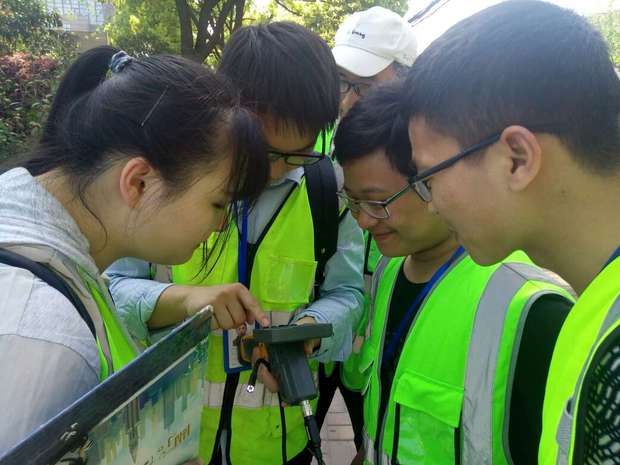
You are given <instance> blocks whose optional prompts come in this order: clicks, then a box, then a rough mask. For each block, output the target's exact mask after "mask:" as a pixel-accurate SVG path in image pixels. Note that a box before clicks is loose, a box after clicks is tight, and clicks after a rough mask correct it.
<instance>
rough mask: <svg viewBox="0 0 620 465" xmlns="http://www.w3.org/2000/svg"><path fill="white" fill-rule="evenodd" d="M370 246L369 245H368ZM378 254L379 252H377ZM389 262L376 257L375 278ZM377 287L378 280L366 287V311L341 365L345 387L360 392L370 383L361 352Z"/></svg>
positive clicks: (370, 321) (373, 280)
mask: <svg viewBox="0 0 620 465" xmlns="http://www.w3.org/2000/svg"><path fill="white" fill-rule="evenodd" d="M369 239H370V240H371V241H372V243H373V244H374V240H372V239H371V238H370V236H369V235H368V234H367V232H366V236H365V240H366V241H368V240H369ZM367 245H368V244H367ZM377 253H378V251H377ZM388 262H389V258H386V257H383V256H381V255H378V256H374V258H373V263H372V269H373V275H372V276H373V277H374V276H376V275H381V274H382V273H383V269H384V268H385V266H386V265H387V263H388ZM368 277H369V276H368V275H366V274H365V275H364V279H366V278H368ZM376 285H377V280H375V279H371V280H370V283H367V285H366V295H365V296H364V309H363V314H362V317H361V319H360V322H359V325H358V327H357V330H356V331H355V334H354V338H353V347H352V349H351V354H350V355H349V357H348V358H347V359H346V360H345V361H344V362H343V363H342V364H341V365H340V366H341V369H340V379H341V381H342V384H344V386H345V387H346V388H347V389H349V390H351V391H356V392H360V391H361V390H363V389H364V386H365V385H366V383H367V382H368V377H369V376H370V373H368V371H367V370H365V368H367V366H366V367H365V368H364V369H363V368H362V366H361V365H362V360H361V352H362V348H363V347H364V342H365V341H366V339H368V338H369V337H370V329H371V325H372V309H373V301H374V295H375V294H376Z"/></svg>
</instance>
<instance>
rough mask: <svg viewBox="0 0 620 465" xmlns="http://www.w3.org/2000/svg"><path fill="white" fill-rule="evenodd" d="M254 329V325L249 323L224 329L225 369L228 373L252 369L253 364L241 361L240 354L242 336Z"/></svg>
mask: <svg viewBox="0 0 620 465" xmlns="http://www.w3.org/2000/svg"><path fill="white" fill-rule="evenodd" d="M253 331H254V325H249V324H247V323H245V324H243V325H241V326H239V327H238V328H237V329H228V330H224V331H223V333H224V334H223V336H224V337H223V338H222V343H223V344H224V371H225V372H226V373H240V372H242V371H247V370H251V369H252V366H251V365H247V364H243V363H241V360H240V356H239V340H240V339H241V337H243V336H246V335H250V334H252V332H253Z"/></svg>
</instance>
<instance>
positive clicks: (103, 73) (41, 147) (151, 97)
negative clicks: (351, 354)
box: [23, 46, 269, 200]
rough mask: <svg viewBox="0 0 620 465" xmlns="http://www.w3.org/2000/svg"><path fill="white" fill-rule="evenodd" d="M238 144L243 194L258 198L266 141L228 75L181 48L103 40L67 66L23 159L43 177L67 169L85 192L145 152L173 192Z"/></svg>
mask: <svg viewBox="0 0 620 465" xmlns="http://www.w3.org/2000/svg"><path fill="white" fill-rule="evenodd" d="M111 62H112V66H110V64H111ZM111 68H112V70H113V71H114V72H112V71H111ZM230 153H232V156H233V161H232V170H231V176H230V180H229V190H230V191H231V193H232V196H233V199H240V198H247V199H250V200H253V199H254V198H256V197H257V196H258V195H259V193H260V192H261V191H262V189H263V187H264V186H265V184H266V182H267V179H268V170H269V165H268V161H267V157H266V154H265V143H264V140H263V138H262V132H261V129H260V124H259V123H258V121H257V120H256V118H255V117H254V115H252V114H250V113H249V112H248V110H246V109H244V108H243V107H241V106H240V104H239V98H238V93H237V91H236V90H235V89H234V88H233V87H232V85H231V84H230V83H229V82H228V81H227V80H226V79H225V78H224V77H223V76H220V75H215V74H214V73H213V72H211V71H210V70H208V69H207V68H205V67H204V66H202V65H200V64H198V63H195V62H192V61H190V60H187V59H184V58H181V57H176V56H171V55H160V56H153V57H147V58H139V59H138V58H132V57H129V56H127V55H126V54H123V53H119V50H117V49H115V48H113V47H109V46H102V47H97V48H94V49H91V50H89V51H87V52H85V53H83V54H82V55H81V56H80V57H79V58H78V59H77V60H76V61H75V62H74V63H73V64H72V65H71V67H70V68H69V69H68V71H67V72H66V74H65V76H64V77H63V79H62V81H61V83H60V85H59V88H58V91H57V93H56V96H55V98H54V101H53V104H52V107H51V109H50V112H49V115H48V119H47V122H46V124H45V126H44V129H43V134H42V137H41V140H40V143H39V144H38V146H37V147H36V148H35V150H34V151H33V152H32V153H31V154H30V156H29V158H28V159H27V160H26V161H25V163H24V164H23V166H24V167H26V168H27V169H28V170H29V171H30V172H31V173H32V174H33V175H35V176H36V175H39V174H42V173H46V172H48V171H51V170H53V169H61V170H62V171H63V173H64V174H66V175H67V176H69V178H70V179H71V181H72V184H73V185H74V186H75V188H76V189H77V193H78V194H79V196H80V197H82V194H83V192H84V190H85V188H86V187H87V186H88V185H89V184H90V183H91V182H92V180H93V179H95V178H96V177H97V176H98V175H99V174H100V173H102V172H103V171H105V170H106V168H107V167H109V166H110V164H111V163H113V162H114V161H116V160H118V159H120V158H123V157H128V156H142V157H144V158H145V159H147V160H148V161H149V163H151V164H152V166H153V167H154V168H155V169H157V170H158V171H159V173H160V175H161V176H162V178H163V180H164V182H165V183H166V187H167V195H168V196H173V195H174V194H175V193H179V192H182V191H183V190H185V189H186V188H187V187H188V186H189V185H190V184H191V183H192V182H193V181H195V180H196V179H197V178H198V177H199V176H200V174H201V173H204V170H205V169H209V166H210V165H211V164H212V163H216V162H218V161H219V160H221V159H222V157H224V156H226V155H227V154H230Z"/></svg>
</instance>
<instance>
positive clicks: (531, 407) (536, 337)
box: [378, 267, 616, 465]
mask: <svg viewBox="0 0 620 465" xmlns="http://www.w3.org/2000/svg"><path fill="white" fill-rule="evenodd" d="M425 286H426V283H421V284H416V283H411V282H409V281H408V280H407V278H406V277H405V274H404V271H403V268H402V267H401V269H400V271H399V273H398V277H397V279H396V283H395V287H394V292H393V296H392V301H391V304H390V308H389V310H388V316H387V323H386V335H385V338H384V350H385V349H386V348H387V345H388V344H389V341H390V340H391V337H392V334H393V333H394V332H395V331H396V329H397V328H398V326H399V324H400V322H401V320H402V318H403V317H404V316H405V314H406V313H407V311H408V310H409V308H410V307H411V305H412V303H413V302H414V300H415V299H416V298H417V296H418V294H419V293H420V292H422V290H423V289H424V287H425ZM571 307H572V303H570V302H568V301H567V300H566V299H564V298H562V297H560V296H558V295H555V294H549V295H544V296H542V297H540V298H539V299H538V300H537V301H536V302H534V304H533V305H532V307H531V308H530V311H529V313H528V315H527V317H526V320H525V323H524V326H523V331H522V336H521V342H520V345H519V350H518V353H517V360H516V365H515V371H514V373H515V375H514V381H513V385H512V392H511V398H510V409H509V420H508V421H509V424H508V438H509V446H510V451H511V454H512V458H513V463H514V464H515V465H532V464H536V463H537V460H538V444H539V442H540V434H541V431H542V405H543V400H544V396H545V387H546V384H547V374H548V371H549V365H550V363H551V356H552V355H553V348H554V347H555V341H556V340H557V337H558V334H559V332H560V328H561V327H562V324H563V323H564V320H565V319H566V317H567V316H568V312H569V311H570V309H571ZM418 311H419V308H416V309H415V312H414V314H413V316H412V318H411V319H410V321H409V326H408V327H407V330H405V331H403V334H402V335H401V337H400V339H399V343H398V344H397V350H396V351H395V353H394V357H393V358H392V359H391V360H384V361H383V363H382V366H381V401H380V404H379V417H378V418H380V419H382V418H383V416H384V414H385V409H386V406H387V401H388V397H389V393H390V389H391V387H392V380H393V378H394V374H395V372H396V366H397V364H398V359H399V357H400V353H401V350H402V347H403V346H404V343H405V339H406V337H407V335H408V334H409V328H410V325H411V322H412V321H413V320H414V319H415V314H416V313H417V312H418ZM378 426H379V427H381V425H380V424H379V425H378ZM456 434H457V435H460V428H459V429H458V430H457V432H456ZM458 443H459V441H455V444H456V445H455V447H458ZM457 452H458V451H457ZM458 456H459V454H457V457H458ZM457 460H458V459H457ZM613 465H616V464H615V463H614V464H613Z"/></svg>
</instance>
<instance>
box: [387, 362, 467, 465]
mask: <svg viewBox="0 0 620 465" xmlns="http://www.w3.org/2000/svg"><path fill="white" fill-rule="evenodd" d="M396 383H397V384H396V386H395V389H394V394H393V398H394V401H395V402H396V404H397V407H398V411H399V417H400V421H399V424H396V425H394V434H395V435H398V437H399V440H398V450H397V451H392V454H393V455H396V457H397V458H398V462H399V463H407V464H429V465H430V464H438V463H442V464H443V463H446V464H448V463H456V461H455V436H454V435H455V434H456V431H457V428H458V426H459V422H460V417H461V409H462V403H463V395H464V390H463V388H461V387H457V386H452V385H448V384H445V383H442V382H440V381H437V380H433V379H430V378H427V377H425V376H423V375H421V374H418V373H415V372H412V371H406V372H404V373H403V374H402V375H401V376H400V377H399V378H398V380H397V381H396Z"/></svg>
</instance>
